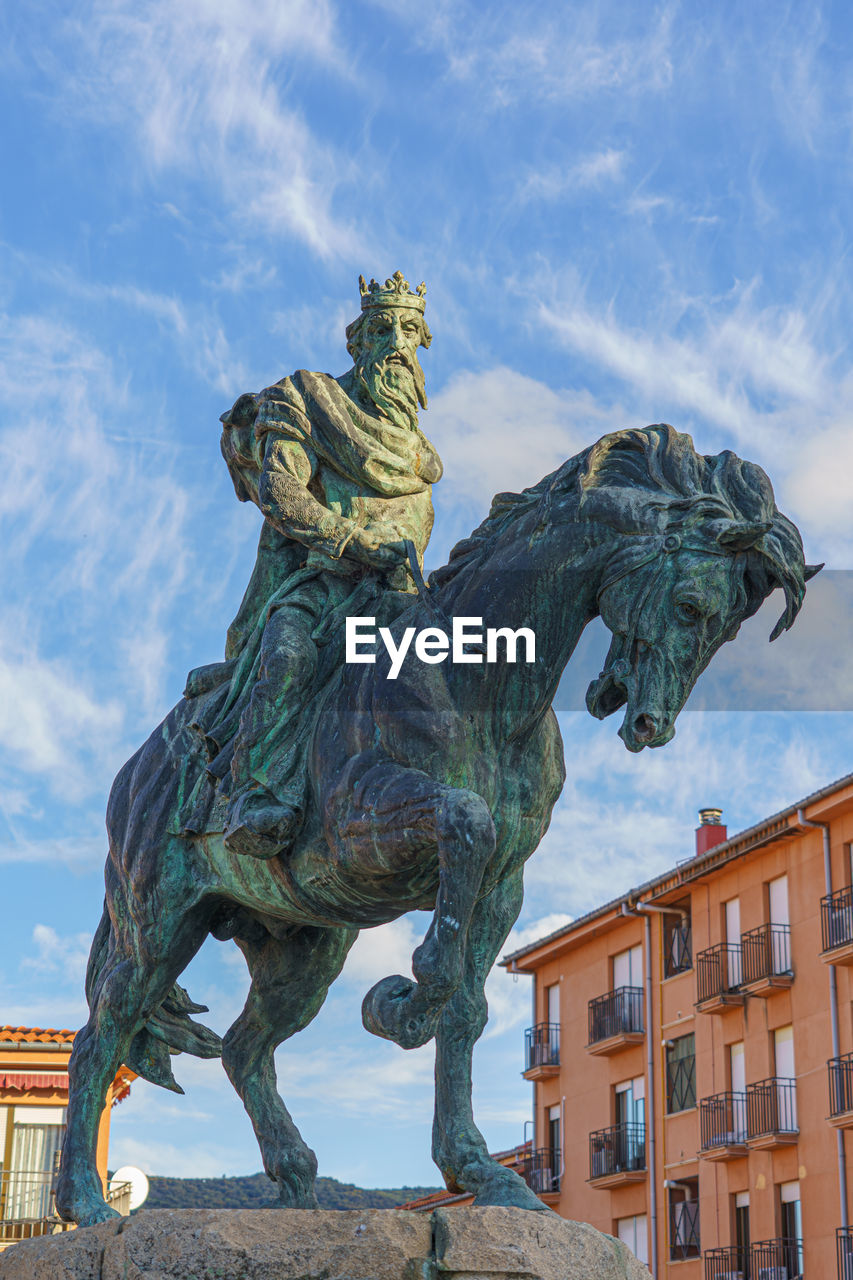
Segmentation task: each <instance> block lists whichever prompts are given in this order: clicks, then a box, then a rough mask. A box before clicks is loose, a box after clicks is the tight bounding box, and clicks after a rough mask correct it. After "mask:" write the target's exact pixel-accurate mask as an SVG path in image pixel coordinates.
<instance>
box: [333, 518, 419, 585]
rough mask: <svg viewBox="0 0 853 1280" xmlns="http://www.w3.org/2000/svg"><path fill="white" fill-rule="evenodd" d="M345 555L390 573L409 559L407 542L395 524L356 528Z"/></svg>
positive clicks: (376, 524)
mask: <svg viewBox="0 0 853 1280" xmlns="http://www.w3.org/2000/svg"><path fill="white" fill-rule="evenodd" d="M344 554H345V555H352V556H354V558H355V559H357V560H360V561H361V562H362V563H363V564H367V565H369V566H370V568H371V569H379V570H382V571H383V572H386V573H390V572H391V571H392V570H394V569H396V568H397V567H398V566H399V565H401V564H405V563H406V561H407V553H406V544H405V542H404V541H403V540H402V539H401V538H400V536H399V533H398V531H397V530H396V529H395V528H394V526H393V525H388V524H381V523H375V524H369V525H367V526H365V528H363V529H358V530H356V532H355V534H354V535H353V537H352V539H351V540H350V542H348V543H347V546H346V550H345V552H344Z"/></svg>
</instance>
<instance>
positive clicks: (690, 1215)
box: [669, 1200, 700, 1262]
mask: <svg viewBox="0 0 853 1280" xmlns="http://www.w3.org/2000/svg"><path fill="white" fill-rule="evenodd" d="M699 1253H700V1245H699V1201H698V1200H676V1201H675V1202H673V1201H672V1200H670V1202H669V1256H670V1259H671V1260H672V1261H673V1262H680V1261H682V1259H684V1258H698V1257H699Z"/></svg>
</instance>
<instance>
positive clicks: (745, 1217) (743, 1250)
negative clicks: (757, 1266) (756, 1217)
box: [734, 1191, 749, 1275]
mask: <svg viewBox="0 0 853 1280" xmlns="http://www.w3.org/2000/svg"><path fill="white" fill-rule="evenodd" d="M734 1215H735V1249H736V1251H737V1257H736V1259H735V1269H736V1270H737V1271H740V1272H742V1274H743V1275H746V1274H747V1272H748V1269H749V1192H748V1191H738V1192H737V1194H736V1195H735V1197H734Z"/></svg>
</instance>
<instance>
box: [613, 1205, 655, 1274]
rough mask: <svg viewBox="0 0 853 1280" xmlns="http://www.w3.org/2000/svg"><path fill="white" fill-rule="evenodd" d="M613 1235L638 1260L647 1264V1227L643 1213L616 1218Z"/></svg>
mask: <svg viewBox="0 0 853 1280" xmlns="http://www.w3.org/2000/svg"><path fill="white" fill-rule="evenodd" d="M615 1235H616V1236H617V1237H618V1239H619V1240H621V1241H622V1243H623V1244H626V1245H627V1246H628V1248H629V1249H630V1250H631V1252H632V1253H633V1255H634V1257H635V1258H636V1259H637V1261H638V1262H642V1263H645V1264H646V1265H648V1261H649V1227H648V1221H647V1219H646V1215H645V1214H644V1213H640V1214H637V1215H636V1217H634V1218H618V1219H617V1220H616V1231H615Z"/></svg>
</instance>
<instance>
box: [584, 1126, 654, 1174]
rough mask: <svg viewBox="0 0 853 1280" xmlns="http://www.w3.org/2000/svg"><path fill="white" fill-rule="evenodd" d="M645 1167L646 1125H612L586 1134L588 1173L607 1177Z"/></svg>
mask: <svg viewBox="0 0 853 1280" xmlns="http://www.w3.org/2000/svg"><path fill="white" fill-rule="evenodd" d="M645 1167H646V1126H645V1125H644V1124H615V1125H612V1126H611V1128H609V1129H597V1130H596V1131H595V1133H591V1134H590V1135H589V1176H590V1178H607V1177H609V1176H610V1175H611V1174H615V1173H631V1172H636V1171H638V1170H642V1169H645Z"/></svg>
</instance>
